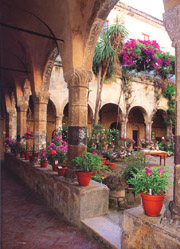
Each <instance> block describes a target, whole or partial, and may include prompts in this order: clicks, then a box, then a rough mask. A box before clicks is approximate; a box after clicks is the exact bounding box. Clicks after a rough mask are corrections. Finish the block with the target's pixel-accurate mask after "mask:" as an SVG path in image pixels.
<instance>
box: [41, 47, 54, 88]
mask: <svg viewBox="0 0 180 249" xmlns="http://www.w3.org/2000/svg"><path fill="white" fill-rule="evenodd" d="M57 56H58V49H57V48H54V49H53V51H52V52H51V53H50V55H49V57H48V59H47V62H46V65H45V67H44V72H43V83H42V86H41V87H42V89H41V90H42V91H47V90H49V84H50V78H51V72H52V69H53V66H54V62H55V59H56V57H57Z"/></svg>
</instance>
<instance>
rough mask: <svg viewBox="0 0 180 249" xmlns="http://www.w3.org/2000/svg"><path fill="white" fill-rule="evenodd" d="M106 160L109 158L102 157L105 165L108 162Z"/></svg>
mask: <svg viewBox="0 0 180 249" xmlns="http://www.w3.org/2000/svg"><path fill="white" fill-rule="evenodd" d="M106 160H107V158H106V157H103V159H102V164H103V165H105V164H106Z"/></svg>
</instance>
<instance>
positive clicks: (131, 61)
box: [121, 39, 175, 78]
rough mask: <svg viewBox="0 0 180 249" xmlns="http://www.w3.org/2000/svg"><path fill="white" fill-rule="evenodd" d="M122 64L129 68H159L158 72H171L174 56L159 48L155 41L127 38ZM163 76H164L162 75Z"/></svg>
mask: <svg viewBox="0 0 180 249" xmlns="http://www.w3.org/2000/svg"><path fill="white" fill-rule="evenodd" d="M121 61H122V64H123V65H124V66H127V67H128V68H129V70H133V69H135V70H136V71H137V72H140V71H152V70H159V74H161V75H162V76H164V73H166V74H168V73H171V72H172V71H173V69H174V62H175V60H174V57H173V56H171V55H169V53H164V52H162V51H161V50H160V46H159V44H158V43H157V42H156V41H151V40H145V41H143V40H136V39H129V40H128V41H127V42H126V43H125V46H124V50H123V53H122V58H121ZM162 78H164V77H162Z"/></svg>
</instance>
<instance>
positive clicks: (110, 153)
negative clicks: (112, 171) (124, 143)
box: [107, 150, 118, 162]
mask: <svg viewBox="0 0 180 249" xmlns="http://www.w3.org/2000/svg"><path fill="white" fill-rule="evenodd" d="M117 159H118V153H117V152H115V151H113V150H108V151H107V160H109V161H110V162H115V161H116V160H117Z"/></svg>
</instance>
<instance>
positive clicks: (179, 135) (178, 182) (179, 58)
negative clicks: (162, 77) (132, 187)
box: [163, 4, 180, 229]
mask: <svg viewBox="0 0 180 249" xmlns="http://www.w3.org/2000/svg"><path fill="white" fill-rule="evenodd" d="M179 13H180V4H179V5H176V6H175V7H174V8H171V9H169V10H168V11H166V12H165V13H164V14H163V19H164V26H165V28H166V30H167V32H168V34H169V37H170V38H171V40H172V42H173V43H172V45H173V46H174V47H175V53H176V55H175V57H176V126H175V148H174V150H175V160H174V162H175V167H174V195H173V201H172V202H170V203H169V211H170V213H169V211H167V212H166V213H165V218H169V219H171V224H172V223H174V224H175V226H176V227H179V229H180V25H179V23H180V14H179ZM172 221H173V222H172Z"/></svg>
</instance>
